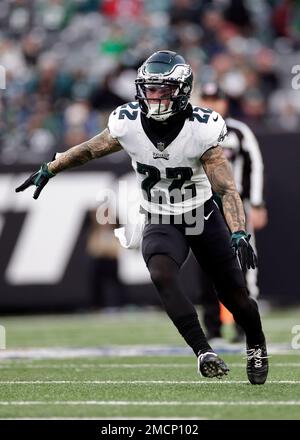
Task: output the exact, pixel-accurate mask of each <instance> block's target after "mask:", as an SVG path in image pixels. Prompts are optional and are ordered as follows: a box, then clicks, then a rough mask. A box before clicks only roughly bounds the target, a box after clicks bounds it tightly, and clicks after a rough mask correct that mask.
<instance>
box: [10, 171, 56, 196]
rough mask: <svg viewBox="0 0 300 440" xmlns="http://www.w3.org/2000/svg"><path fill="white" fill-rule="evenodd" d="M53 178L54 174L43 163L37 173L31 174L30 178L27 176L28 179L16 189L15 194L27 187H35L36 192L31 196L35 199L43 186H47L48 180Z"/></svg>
mask: <svg viewBox="0 0 300 440" xmlns="http://www.w3.org/2000/svg"><path fill="white" fill-rule="evenodd" d="M54 176H55V174H54V173H52V172H51V171H50V170H49V169H48V165H47V164H46V163H43V165H42V166H41V168H40V169H39V170H38V171H36V172H34V173H33V174H31V176H29V177H28V179H27V180H25V182H24V183H22V185H20V186H18V188H16V192H20V191H24V189H27V188H29V186H32V185H35V186H36V190H35V192H34V194H33V198H34V199H37V198H38V197H39V195H40V193H41V191H42V189H43V188H44V186H45V185H47V183H48V182H49V179H51V177H54Z"/></svg>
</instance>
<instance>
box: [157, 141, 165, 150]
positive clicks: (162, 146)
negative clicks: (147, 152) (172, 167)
mask: <svg viewBox="0 0 300 440" xmlns="http://www.w3.org/2000/svg"><path fill="white" fill-rule="evenodd" d="M157 149H158V150H159V151H163V150H164V149H165V144H164V142H157Z"/></svg>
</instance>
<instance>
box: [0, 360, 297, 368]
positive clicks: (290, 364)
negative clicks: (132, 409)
mask: <svg viewBox="0 0 300 440" xmlns="http://www.w3.org/2000/svg"><path fill="white" fill-rule="evenodd" d="M30 362H31V361H30ZM195 365H196V363H194V362H193V363H182V364H180V363H178V364H175V363H169V364H168V363H165V364H164V363H162V364H151V363H149V364H79V363H78V364H61V365H59V364H57V365H56V364H53V365H51V364H43V365H34V364H28V363H27V362H26V361H25V362H24V361H20V362H18V361H17V362H11V361H10V362H9V363H5V364H0V369H5V368H7V369H12V368H21V367H26V368H33V369H35V368H36V369H42V368H45V369H47V368H50V369H51V368H53V369H62V368H74V369H78V370H80V369H88V368H96V369H97V368H109V369H111V368H120V369H121V368H131V369H132V368H191V369H193V368H195ZM229 366H230V367H241V368H244V367H245V366H246V362H245V363H238V362H233V363H230V362H229ZM272 367H283V368H285V367H296V368H300V362H286V363H285V362H274V363H273V362H272Z"/></svg>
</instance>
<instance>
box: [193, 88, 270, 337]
mask: <svg viewBox="0 0 300 440" xmlns="http://www.w3.org/2000/svg"><path fill="white" fill-rule="evenodd" d="M200 105H201V106H203V107H209V108H211V109H213V110H215V111H217V112H218V113H220V114H221V115H222V116H223V118H226V119H225V122H226V127H227V137H226V139H225V140H224V142H223V143H222V149H223V151H224V154H225V156H226V158H227V159H228V160H229V162H230V163H231V165H232V169H233V176H234V180H235V183H236V186H237V189H238V191H239V193H240V196H241V199H242V201H243V204H244V207H245V212H246V224H247V230H248V232H250V233H251V245H252V246H253V248H254V250H255V236H254V231H255V230H259V229H262V228H263V227H264V226H265V225H266V223H267V210H266V208H265V203H264V198H263V183H264V175H263V172H264V164H263V159H262V156H261V152H260V149H259V144H258V142H257V139H256V137H255V135H254V133H253V132H252V130H251V129H250V128H249V127H248V126H247V125H246V124H245V123H244V122H241V121H239V120H237V119H234V118H232V117H230V116H229V114H228V113H229V100H228V98H227V96H226V95H225V93H224V92H223V91H222V90H221V89H220V87H218V85H217V84H216V83H214V82H208V83H206V84H203V86H202V87H201V96H200ZM245 275H246V281H247V287H248V291H249V294H250V296H251V297H252V298H253V299H257V297H258V295H259V290H258V285H257V268H255V269H254V270H247V271H246V274H245ZM202 281H203V307H204V323H205V325H206V328H207V336H208V339H212V338H218V337H221V326H222V322H221V320H220V317H219V315H220V313H219V302H218V300H217V298H216V295H214V294H213V292H212V291H211V286H210V285H209V282H207V280H204V277H202ZM235 330H236V334H235V336H234V338H233V342H240V341H242V340H243V339H244V333H243V330H242V329H241V328H240V327H239V326H236V329H235Z"/></svg>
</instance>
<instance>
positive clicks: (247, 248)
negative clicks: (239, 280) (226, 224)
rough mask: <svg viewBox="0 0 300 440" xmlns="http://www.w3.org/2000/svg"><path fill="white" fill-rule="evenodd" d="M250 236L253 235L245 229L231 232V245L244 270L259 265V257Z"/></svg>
mask: <svg viewBox="0 0 300 440" xmlns="http://www.w3.org/2000/svg"><path fill="white" fill-rule="evenodd" d="M250 237H251V235H250V234H247V233H246V232H245V231H236V232H233V233H232V234H231V246H232V247H233V250H234V253H235V255H236V256H237V258H238V259H239V262H240V265H241V267H242V269H243V270H246V269H251V268H252V269H255V268H256V267H257V257H256V255H255V253H254V250H253V248H252V246H251V244H250V243H249V240H250Z"/></svg>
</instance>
